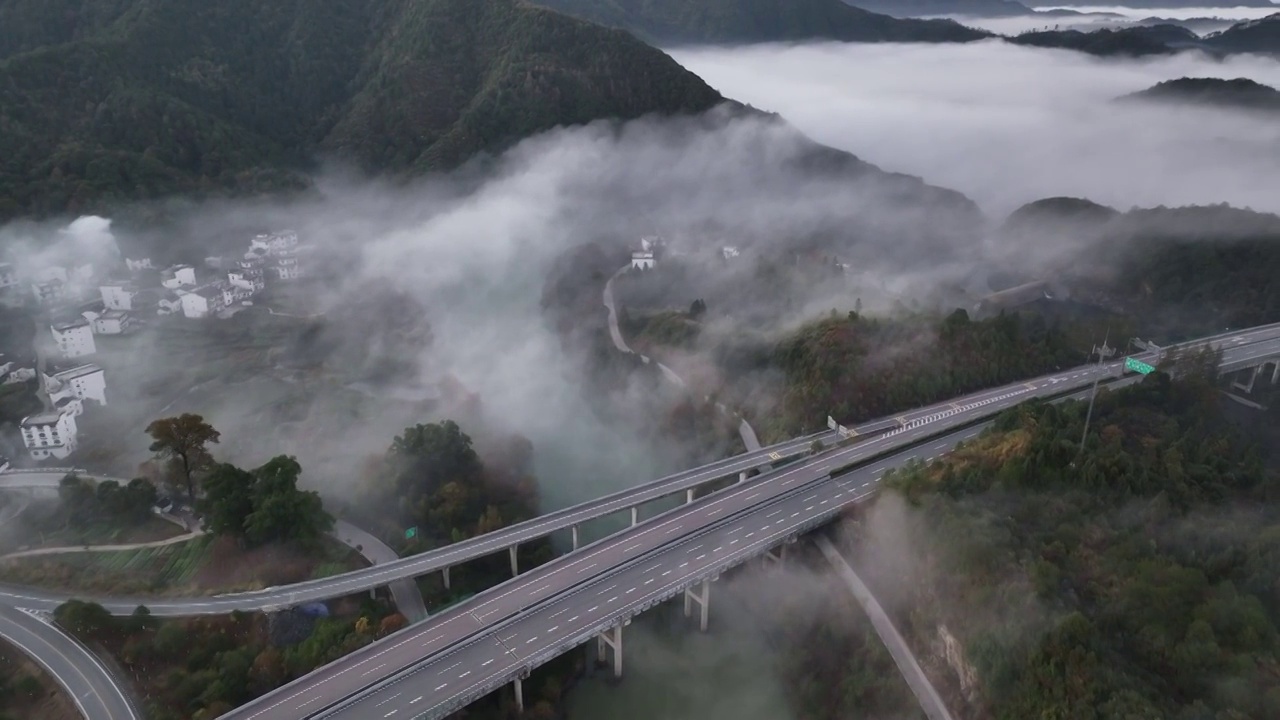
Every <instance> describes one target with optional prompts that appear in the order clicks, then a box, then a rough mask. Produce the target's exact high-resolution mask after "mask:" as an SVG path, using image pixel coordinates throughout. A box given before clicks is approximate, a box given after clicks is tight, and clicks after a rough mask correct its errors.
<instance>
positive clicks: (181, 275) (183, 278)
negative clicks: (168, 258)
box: [160, 265, 196, 290]
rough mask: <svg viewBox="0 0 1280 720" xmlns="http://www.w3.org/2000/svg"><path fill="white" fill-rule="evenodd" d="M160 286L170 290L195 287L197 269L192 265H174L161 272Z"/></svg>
mask: <svg viewBox="0 0 1280 720" xmlns="http://www.w3.org/2000/svg"><path fill="white" fill-rule="evenodd" d="M160 284H161V285H163V286H165V287H166V288H168V289H170V290H177V289H178V288H180V287H184V286H187V287H193V286H195V284H196V269H195V268H193V267H191V266H190V265H174V266H172V267H168V268H165V269H164V270H162V271H161V272H160Z"/></svg>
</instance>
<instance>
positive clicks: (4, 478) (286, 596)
mask: <svg viewBox="0 0 1280 720" xmlns="http://www.w3.org/2000/svg"><path fill="white" fill-rule="evenodd" d="M1207 342H1215V343H1216V344H1220V345H1222V347H1223V351H1224V355H1223V367H1224V368H1231V369H1240V368H1246V367H1250V366H1254V365H1261V364H1263V363H1265V362H1268V358H1275V357H1278V356H1280V323H1276V324H1272V325H1266V326H1260V327H1257V328H1250V329H1247V330H1240V331H1235V332H1228V333H1223V334H1221V335H1217V336H1213V337H1211V338H1205V339H1201V340H1197V341H1193V342H1190V343H1182V344H1179V345H1175V346H1170V347H1169V348H1163V349H1160V350H1149V351H1144V352H1143V353H1140V354H1137V355H1134V356H1133V357H1136V358H1138V359H1143V360H1146V361H1149V362H1152V363H1154V362H1157V360H1158V357H1159V355H1160V354H1161V353H1165V352H1168V351H1169V350H1171V349H1176V348H1186V347H1194V346H1196V345H1200V344H1204V343H1207ZM1121 366H1122V363H1120V362H1112V363H1108V364H1104V365H1088V366H1082V367H1076V368H1071V369H1068V370H1065V371H1062V372H1059V373H1054V374H1050V375H1045V376H1042V377H1039V378H1033V379H1030V380H1027V381H1023V382H1018V383H1012V384H1010V385H1006V386H1003V387H998V388H994V389H990V390H984V391H981V392H977V393H972V394H970V395H966V396H964V397H961V398H956V399H954V400H950V401H946V402H942V403H937V404H934V405H930V406H928V407H924V408H920V409H917V410H913V411H908V412H904V413H901V414H899V415H897V416H894V417H892V418H884V419H880V420H875V421H872V422H868V423H864V424H862V425H859V426H857V427H855V428H853V429H852V430H853V433H852V439H853V440H855V441H856V440H859V439H861V442H859V443H857V444H855V445H852V446H850V447H844V448H839V449H836V450H834V451H831V452H830V453H828V456H829V457H831V458H833V459H835V460H836V461H837V462H838V463H843V464H847V463H850V462H855V461H856V460H857V459H858V458H859V457H862V450H861V448H863V447H865V446H866V445H867V442H868V440H869V439H870V438H874V437H876V436H882V435H884V434H887V433H893V432H897V431H898V430H901V429H903V428H913V427H918V426H921V425H931V426H933V427H936V428H937V429H938V430H942V429H945V428H944V426H941V425H937V424H936V423H939V422H940V421H947V422H950V423H951V424H952V425H954V421H956V420H966V421H967V420H968V419H972V418H974V417H978V416H982V415H989V414H992V413H994V412H996V411H998V409H1000V408H1004V407H1008V406H1009V402H1008V401H1010V400H1012V401H1013V402H1014V403H1015V404H1016V402H1022V401H1024V400H1028V399H1032V398H1035V397H1048V396H1052V395H1056V394H1061V393H1063V392H1065V391H1067V390H1070V389H1071V388H1074V387H1085V386H1087V385H1089V384H1091V383H1092V382H1093V380H1094V378H1097V377H1118V376H1119V375H1120V374H1122V368H1121ZM841 437H842V436H841V434H840V433H838V432H836V431H833V430H826V431H823V432H819V433H815V434H812V435H808V436H805V437H802V438H797V439H795V440H790V441H787V442H783V443H778V444H775V445H771V446H769V447H765V448H762V449H761V450H759V451H758V452H748V453H743V454H741V455H737V456H735V457H732V458H728V459H725V460H720V461H717V462H714V463H710V464H708V465H704V466H702V467H699V468H695V469H692V470H688V471H685V472H680V473H675V474H673V475H669V476H667V477H664V478H661V479H659V480H655V481H652V482H649V483H645V484H643V485H639V486H636V487H634V488H631V489H629V490H625V491H621V492H617V493H613V494H611V495H606V496H604V497H601V498H598V499H596V500H592V501H589V502H586V503H582V504H579V505H575V506H572V507H569V508H565V509H563V510H558V511H555V512H552V513H548V514H546V515H543V516H540V517H538V518H534V519H532V520H528V521H525V522H522V523H517V524H514V525H510V526H508V527H506V528H503V529H502V530H498V531H495V532H492V533H487V534H485V535H480V536H477V537H474V538H470V539H468V540H465V541H462V542H459V543H454V544H451V545H448V546H445V547H442V548H438V549H435V550H431V551H428V552H425V553H421V554H418V555H413V556H411V557H407V558H400V559H398V560H393V561H390V562H386V563H380V564H378V565H375V566H373V567H369V568H363V569H360V570H354V571H351V572H347V573H342V574H339V575H333V576H330V577H327V578H324V579H322V580H310V581H305V582H301V583H296V584H292V585H288V586H284V587H279V588H269V589H267V590H259V591H252V592H244V593H233V594H226V595H220V596H214V597H211V598H165V599H163V600H160V599H156V598H146V597H132V598H101V599H98V600H100V601H101V602H102V604H103V605H104V607H106V608H107V609H108V610H110V611H111V612H113V613H116V614H119V615H127V614H129V613H131V612H132V611H133V609H134V608H135V607H137V605H139V604H145V605H147V607H148V608H149V609H150V610H151V611H152V613H153V614H155V615H162V616H163V615H167V616H186V615H198V614H218V613H227V612H231V611H233V610H243V611H253V610H277V609H281V608H285V607H290V606H293V605H297V604H300V603H304V602H312V601H317V600H327V599H331V598H334V597H340V596H343V595H349V594H355V593H359V592H367V591H368V590H370V589H373V588H376V587H379V586H381V585H386V584H389V583H391V582H394V581H397V580H403V579H406V578H413V577H418V576H421V575H425V574H427V573H431V572H443V573H445V577H446V580H447V577H448V570H449V568H451V567H452V566H454V565H458V564H461V563H465V562H469V561H471V560H475V559H477V558H480V557H485V556H488V555H493V554H496V553H501V552H503V551H506V552H507V553H508V555H509V556H510V558H511V561H512V563H511V564H512V574H513V575H515V574H518V570H519V568H518V566H517V564H516V562H515V557H516V553H515V550H516V548H517V547H518V546H519V545H520V544H522V543H526V542H529V541H531V540H536V539H538V538H542V537H546V536H549V535H551V534H553V533H556V532H562V531H566V530H567V531H569V532H570V534H571V536H572V540H573V542H572V547H573V548H574V549H577V548H578V547H579V546H580V542H579V541H580V533H579V528H580V526H581V524H582V523H585V522H588V521H591V520H596V519H599V518H602V517H606V516H609V515H612V514H615V513H621V512H629V513H630V516H631V523H632V525H633V526H634V525H635V524H637V523H638V522H639V521H640V518H641V508H642V507H643V506H644V505H646V504H648V503H652V502H654V501H658V500H662V499H664V498H668V497H671V496H673V495H679V494H681V493H683V494H684V495H685V501H686V502H692V501H693V500H694V497H695V493H696V492H697V491H698V490H699V489H700V488H703V487H704V486H706V485H709V484H711V483H718V482H721V481H723V480H725V479H726V478H732V477H735V476H737V477H739V478H741V474H742V473H743V472H746V471H749V470H751V469H752V468H755V467H758V466H761V465H763V464H765V463H767V462H775V463H776V462H777V461H779V460H782V459H785V458H789V457H797V456H800V455H804V454H807V453H808V452H809V451H810V447H811V446H812V444H813V442H814V441H815V440H816V441H820V442H821V443H822V444H823V445H824V446H828V447H829V446H832V445H835V444H837V443H838V442H839V441H840V440H841ZM54 475H58V473H49V474H44V475H41V476H39V478H40V479H39V482H41V483H45V484H48V483H52V484H54V485H56V480H54V479H53V477H52V476H54ZM58 479H60V476H58ZM15 482H16V474H6V473H0V487H5V486H6V483H9V485H8V486H9V487H14V486H15V485H14V484H13V483H15ZM68 597H69V596H68V595H67V594H65V593H49V592H42V591H38V590H34V589H30V588H15V587H12V586H0V603H7V604H10V605H12V606H15V607H28V608H33V609H43V610H49V609H52V608H53V607H56V606H57V605H58V604H59V603H61V602H64V601H65V600H67V599H68ZM91 599H92V598H91Z"/></svg>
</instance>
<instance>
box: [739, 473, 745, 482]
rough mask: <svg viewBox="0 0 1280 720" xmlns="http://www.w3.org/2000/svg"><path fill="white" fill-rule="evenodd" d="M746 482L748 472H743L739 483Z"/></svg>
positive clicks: (740, 474)
mask: <svg viewBox="0 0 1280 720" xmlns="http://www.w3.org/2000/svg"><path fill="white" fill-rule="evenodd" d="M746 481H747V471H746V470H743V471H742V472H740V473H738V482H746Z"/></svg>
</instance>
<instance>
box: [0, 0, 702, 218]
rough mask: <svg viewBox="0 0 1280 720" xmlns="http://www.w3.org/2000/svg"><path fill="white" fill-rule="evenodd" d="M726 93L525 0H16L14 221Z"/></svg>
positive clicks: (9, 115)
mask: <svg viewBox="0 0 1280 720" xmlns="http://www.w3.org/2000/svg"><path fill="white" fill-rule="evenodd" d="M722 100H723V99H722V98H721V96H720V95H719V94H718V93H717V92H716V91H715V90H713V89H712V88H710V87H709V86H708V85H707V84H706V83H704V82H703V81H702V80H701V79H699V78H698V77H697V76H695V75H693V74H692V73H690V72H688V71H686V70H684V69H683V68H682V67H680V66H679V65H678V64H677V63H676V62H675V61H674V60H672V59H671V58H670V57H668V56H667V55H665V54H663V53H662V52H660V51H658V50H656V49H654V48H652V47H649V46H648V45H645V44H644V43H642V42H641V41H639V40H637V39H636V38H634V37H632V36H631V35H629V34H627V33H625V32H621V31H618V30H611V29H607V28H603V27H599V26H595V25H591V24H589V23H586V22H582V21H580V20H577V19H574V18H570V17H568V16H565V15H562V14H559V13H555V12H552V11H550V10H547V9H545V8H539V7H535V6H533V5H529V4H527V3H524V2H522V1H521V0H363V1H362V2H348V1H347V0H272V2H258V1H257V0H219V2H207V0H12V1H9V2H5V3H3V4H0V220H3V219H5V218H9V217H13V216H15V215H18V214H32V215H44V214H49V213H54V212H62V211H70V212H82V211H86V210H90V209H94V208H97V207H101V206H103V205H104V204H110V203H113V202H118V201H124V200H132V199H138V198H150V197H157V196H161V195H167V194H171V193H175V192H186V193H201V192H237V191H238V192H256V191H262V190H270V189H278V188H287V187H293V186H300V185H301V184H302V183H303V182H304V181H305V171H306V170H307V169H308V168H309V165H310V164H311V163H312V162H314V160H315V159H316V158H317V157H318V156H322V155H325V154H332V155H336V156H339V157H341V158H344V159H346V160H349V161H351V162H353V163H354V164H356V165H358V166H359V167H362V168H364V169H366V170H369V171H392V172H401V171H422V170H428V169H437V168H449V167H452V166H456V165H458V164H459V163H461V162H463V161H465V160H466V159H468V158H470V157H472V156H473V155H475V154H476V153H478V152H481V151H496V150H500V149H502V148H503V147H505V146H507V145H509V144H511V143H513V142H514V141H516V140H518V139H520V138H522V137H524V136H527V135H531V134H534V133H537V132H539V131H542V130H546V129H549V128H552V127H555V126H557V125H570V124H577V123H584V122H588V121H591V120H594V119H598V118H623V119H629V118H635V117H639V116H642V115H645V114H649V113H660V114H678V113H683V112H700V111H704V110H706V109H708V108H711V107H713V106H715V105H717V104H719V103H720V102H721V101H722Z"/></svg>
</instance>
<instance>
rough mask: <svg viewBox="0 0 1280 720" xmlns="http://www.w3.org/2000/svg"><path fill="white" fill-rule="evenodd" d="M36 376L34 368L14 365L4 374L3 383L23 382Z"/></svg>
mask: <svg viewBox="0 0 1280 720" xmlns="http://www.w3.org/2000/svg"><path fill="white" fill-rule="evenodd" d="M35 376H36V369H35V368H28V367H15V368H14V369H12V370H10V371H9V374H8V375H5V376H4V384H5V385H13V384H14V383H24V382H27V381H28V380H31V379H32V378H34V377H35Z"/></svg>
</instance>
